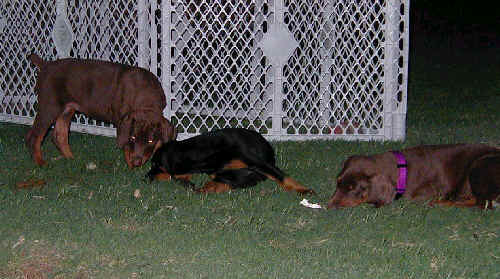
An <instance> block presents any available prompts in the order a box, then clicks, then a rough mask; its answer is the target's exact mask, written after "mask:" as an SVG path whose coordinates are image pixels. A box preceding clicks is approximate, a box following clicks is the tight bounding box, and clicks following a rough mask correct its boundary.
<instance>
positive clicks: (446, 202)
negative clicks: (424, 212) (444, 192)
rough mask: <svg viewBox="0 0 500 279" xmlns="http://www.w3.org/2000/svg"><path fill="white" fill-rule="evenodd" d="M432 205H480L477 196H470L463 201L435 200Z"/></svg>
mask: <svg viewBox="0 0 500 279" xmlns="http://www.w3.org/2000/svg"><path fill="white" fill-rule="evenodd" d="M429 205H430V206H434V205H439V206H454V207H480V206H481V205H479V204H478V201H477V200H476V198H470V199H467V200H462V201H451V200H435V201H431V202H430V203H429Z"/></svg>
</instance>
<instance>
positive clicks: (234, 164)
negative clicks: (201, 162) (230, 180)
mask: <svg viewBox="0 0 500 279" xmlns="http://www.w3.org/2000/svg"><path fill="white" fill-rule="evenodd" d="M244 168H248V165H247V164H245V163H244V162H243V161H241V160H231V161H229V163H227V164H225V165H224V167H223V169H244Z"/></svg>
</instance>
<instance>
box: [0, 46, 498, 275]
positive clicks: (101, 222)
mask: <svg viewBox="0 0 500 279" xmlns="http://www.w3.org/2000/svg"><path fill="white" fill-rule="evenodd" d="M420 51H421V50H420V49H416V50H415V51H413V52H412V57H411V76H410V85H409V92H410V95H409V98H408V120H407V128H408V131H407V140H406V141H405V142H403V143H401V142H385V143H383V142H343V141H311V142H279V143H277V142H274V143H273V146H274V147H275V150H276V153H277V158H278V164H279V165H280V166H281V167H282V168H283V169H284V170H285V171H286V172H287V173H288V174H290V175H291V176H292V177H294V178H296V179H297V180H298V181H301V182H303V183H304V184H306V185H307V186H309V187H311V188H313V189H314V190H316V191H317V192H318V195H317V196H313V197H310V198H309V199H310V200H312V201H313V202H319V203H321V204H323V205H324V204H325V203H326V201H327V200H328V198H329V197H330V196H331V194H332V193H333V191H334V189H335V184H334V181H335V175H336V174H337V173H338V171H339V169H340V166H341V162H342V161H343V160H344V159H345V158H347V157H348V156H349V155H351V154H358V153H377V152H382V151H385V150H388V149H398V148H404V147H406V146H412V145H417V144H431V143H454V142H485V143H490V144H494V145H497V144H499V143H500V129H499V127H500V63H499V62H500V54H499V53H498V52H494V51H481V52H469V53H468V52H456V51H446V50H444V51H441V50H439V51H436V53H434V52H433V51H430V50H428V49H426V50H422V52H420ZM27 130H28V127H27V126H20V125H12V124H6V123H0V131H1V132H0V164H1V166H0V223H1V224H2V225H1V227H0V278H384V279H385V278H499V277H500V245H499V243H500V241H499V237H500V218H499V217H500V212H499V210H494V211H481V210H470V209H457V208H439V207H438V208H430V207H427V206H423V205H420V204H414V203H412V202H408V201H404V200H399V201H397V202H394V203H393V204H391V205H389V206H386V207H384V208H380V209H375V208H372V207H370V206H361V207H357V208H353V209H344V210H331V211H326V210H312V209H308V208H304V207H302V206H300V205H299V201H300V200H301V197H299V196H297V195H295V194H291V193H286V192H283V191H281V190H279V189H277V188H276V186H275V184H273V183H271V182H269V181H266V182H264V183H261V184H259V185H258V186H256V187H254V188H251V189H246V190H241V191H234V192H231V193H226V194H220V195H206V196H205V195H197V194H193V193H191V192H190V191H187V190H185V189H184V188H183V187H182V186H180V185H177V184H174V183H165V182H162V183H159V182H154V183H151V184H149V183H147V182H145V181H144V179H143V177H144V174H145V173H146V172H147V170H148V166H144V167H142V168H139V169H136V170H133V171H129V170H128V169H127V167H126V164H125V162H124V160H123V155H122V153H121V152H120V151H119V150H118V149H117V148H116V146H115V140H114V139H112V138H106V137H97V136H91V135H83V134H78V133H72V135H71V138H70V141H71V146H72V149H73V152H74V154H75V156H76V157H77V159H76V160H64V159H59V154H58V152H57V151H56V149H55V147H54V145H53V144H52V143H51V141H50V140H47V141H46V142H45V144H44V146H43V148H44V155H45V158H46V159H48V161H49V164H48V166H47V167H44V168H38V167H36V166H35V165H34V163H33V162H32V160H31V158H30V156H29V154H28V151H27V150H26V148H25V147H24V144H23V140H22V138H23V136H24V134H25V133H26V132H27ZM91 162H93V163H95V164H96V165H97V168H96V169H95V170H89V169H87V164H89V163H91ZM28 179H43V180H44V181H46V182H47V184H46V185H45V186H44V187H43V188H41V189H35V190H16V186H15V185H16V183H17V182H19V181H24V180H28ZM206 179H207V178H206V177H204V176H199V177H197V178H196V182H197V183H198V184H200V183H203V181H205V180H206ZM136 189H139V190H140V193H141V197H140V198H135V197H134V195H133V194H134V191H135V190H136ZM29 276H32V277H29Z"/></svg>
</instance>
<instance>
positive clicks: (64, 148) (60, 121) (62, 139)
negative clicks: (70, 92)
mask: <svg viewBox="0 0 500 279" xmlns="http://www.w3.org/2000/svg"><path fill="white" fill-rule="evenodd" d="M75 111H76V110H75V108H74V107H73V105H72V104H71V103H70V104H68V105H66V107H65V109H64V111H63V113H61V114H60V115H59V116H58V117H57V119H56V123H55V125H54V134H53V139H54V144H55V145H56V146H57V148H58V149H59V151H60V152H61V153H62V155H63V156H64V157H65V158H73V153H72V152H71V148H70V146H69V143H68V136H69V127H70V125H71V118H72V117H73V115H74V114H75Z"/></svg>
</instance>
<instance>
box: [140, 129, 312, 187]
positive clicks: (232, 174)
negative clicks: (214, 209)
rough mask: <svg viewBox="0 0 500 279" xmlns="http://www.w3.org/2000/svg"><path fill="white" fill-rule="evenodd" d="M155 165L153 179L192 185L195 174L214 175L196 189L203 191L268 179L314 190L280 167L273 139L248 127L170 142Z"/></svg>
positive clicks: (156, 155) (165, 145)
mask: <svg viewBox="0 0 500 279" xmlns="http://www.w3.org/2000/svg"><path fill="white" fill-rule="evenodd" d="M151 164H152V167H151V170H150V171H149V172H148V174H147V177H149V178H150V179H151V180H153V179H158V180H169V179H174V180H177V181H181V182H183V183H185V184H190V185H192V184H191V182H190V179H191V176H192V175H193V174H196V173H205V174H208V175H210V177H211V180H210V181H208V182H207V183H206V184H205V185H204V186H203V187H202V188H200V189H197V190H196V191H197V192H202V193H210V192H212V193H222V192H226V191H230V190H232V189H236V188H246V187H251V186H255V185H256V184H257V183H259V182H261V181H264V180H266V179H267V178H269V179H271V180H273V181H275V182H276V183H277V184H278V185H279V186H280V187H281V188H283V189H284V190H286V191H296V192H298V193H301V194H308V193H314V191H313V190H311V189H308V188H306V187H304V186H302V185H301V184H300V183H298V182H297V181H295V180H293V179H292V178H290V177H288V176H286V175H285V174H284V173H283V171H281V170H280V169H279V168H277V167H276V165H275V157H274V151H273V148H272V147H271V145H270V144H269V142H267V141H266V140H265V139H264V137H262V136H261V135H260V134H259V133H257V132H255V131H251V130H247V129H241V128H227V129H222V130H216V131H211V132H208V133H206V134H202V135H199V136H195V137H192V138H189V139H186V140H182V141H170V142H167V143H165V144H163V145H162V147H160V148H159V149H158V150H157V152H156V153H155V154H154V155H153V158H152V159H151Z"/></svg>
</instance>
